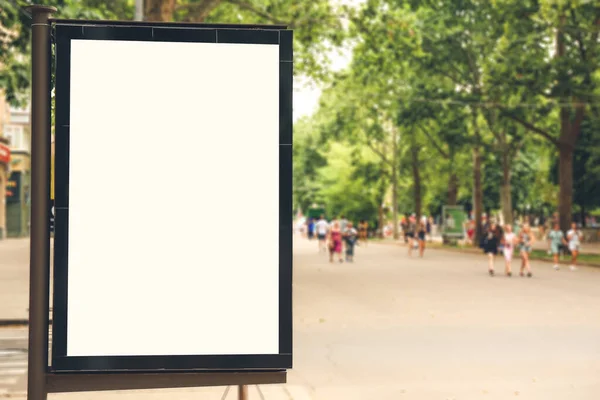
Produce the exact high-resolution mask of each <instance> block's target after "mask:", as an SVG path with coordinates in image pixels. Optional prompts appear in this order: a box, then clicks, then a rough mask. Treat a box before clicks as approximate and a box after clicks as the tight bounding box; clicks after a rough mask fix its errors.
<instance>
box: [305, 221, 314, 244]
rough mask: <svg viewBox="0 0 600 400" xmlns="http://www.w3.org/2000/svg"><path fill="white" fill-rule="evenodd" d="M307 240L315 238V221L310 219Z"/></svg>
mask: <svg viewBox="0 0 600 400" xmlns="http://www.w3.org/2000/svg"><path fill="white" fill-rule="evenodd" d="M307 230H308V240H312V239H313V238H314V237H315V219H314V218H310V219H309V220H308V229H307Z"/></svg>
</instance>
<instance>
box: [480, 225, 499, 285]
mask: <svg viewBox="0 0 600 400" xmlns="http://www.w3.org/2000/svg"><path fill="white" fill-rule="evenodd" d="M499 244H500V231H499V229H498V226H497V225H496V224H495V223H492V224H490V227H489V229H488V230H487V232H486V233H485V235H484V238H483V252H484V253H485V254H487V256H488V261H489V264H488V272H489V274H490V276H494V261H495V257H496V255H497V254H498V245H499Z"/></svg>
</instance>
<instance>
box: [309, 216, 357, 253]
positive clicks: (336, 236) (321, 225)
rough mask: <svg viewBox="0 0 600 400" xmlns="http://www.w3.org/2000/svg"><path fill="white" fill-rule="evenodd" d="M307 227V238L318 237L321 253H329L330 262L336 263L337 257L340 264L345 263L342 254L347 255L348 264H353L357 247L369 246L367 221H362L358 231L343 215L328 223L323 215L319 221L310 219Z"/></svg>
mask: <svg viewBox="0 0 600 400" xmlns="http://www.w3.org/2000/svg"><path fill="white" fill-rule="evenodd" d="M306 225H307V237H308V239H309V240H312V239H314V238H315V236H316V238H317V241H318V246H319V252H327V251H329V262H334V258H336V257H337V259H338V261H339V262H340V263H341V262H344V258H343V256H342V253H345V260H346V261H347V262H353V261H354V248H355V246H356V245H358V244H359V243H363V244H364V245H366V244H367V234H368V232H367V231H368V228H369V224H368V222H367V221H360V222H359V223H358V229H356V228H355V227H354V224H353V222H352V221H349V220H348V219H346V217H345V216H343V215H342V216H340V217H339V218H338V219H334V220H332V221H327V220H326V219H325V216H323V215H321V217H320V218H319V219H318V220H315V219H313V218H309V219H308V220H307V221H306Z"/></svg>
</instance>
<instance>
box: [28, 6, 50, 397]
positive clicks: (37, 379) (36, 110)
mask: <svg viewBox="0 0 600 400" xmlns="http://www.w3.org/2000/svg"><path fill="white" fill-rule="evenodd" d="M27 11H29V12H30V13H31V17H32V23H31V241H30V263H29V356H28V368H27V370H28V372H27V399H28V400H46V398H47V396H48V390H47V388H46V373H47V369H48V327H49V321H48V320H49V313H50V219H49V218H48V210H49V204H50V124H51V122H50V54H51V42H50V23H49V19H50V16H51V15H52V14H53V13H54V12H56V8H54V7H48V6H31V7H28V8H27Z"/></svg>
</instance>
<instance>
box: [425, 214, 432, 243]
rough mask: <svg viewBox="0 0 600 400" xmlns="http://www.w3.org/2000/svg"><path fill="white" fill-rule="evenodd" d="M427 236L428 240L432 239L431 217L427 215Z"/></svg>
mask: <svg viewBox="0 0 600 400" xmlns="http://www.w3.org/2000/svg"><path fill="white" fill-rule="evenodd" d="M426 228H427V238H428V239H429V241H430V242H431V241H432V240H433V237H432V234H433V217H431V216H430V217H429V218H428V219H427V226H426Z"/></svg>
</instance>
